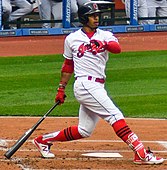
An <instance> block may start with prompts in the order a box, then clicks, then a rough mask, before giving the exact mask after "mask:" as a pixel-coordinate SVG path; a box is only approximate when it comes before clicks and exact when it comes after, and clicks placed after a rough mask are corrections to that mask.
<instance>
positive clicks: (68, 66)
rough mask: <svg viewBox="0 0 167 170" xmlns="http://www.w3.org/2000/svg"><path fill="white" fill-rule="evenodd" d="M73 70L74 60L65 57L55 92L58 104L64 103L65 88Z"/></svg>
mask: <svg viewBox="0 0 167 170" xmlns="http://www.w3.org/2000/svg"><path fill="white" fill-rule="evenodd" d="M73 72H74V62H73V60H69V59H65V60H64V63H63V65H62V69H61V78H60V83H59V87H58V89H57V94H56V98H55V102H57V101H60V104H63V103H64V100H65V97H66V95H65V88H66V85H67V83H68V81H69V80H70V78H71V76H72V74H73Z"/></svg>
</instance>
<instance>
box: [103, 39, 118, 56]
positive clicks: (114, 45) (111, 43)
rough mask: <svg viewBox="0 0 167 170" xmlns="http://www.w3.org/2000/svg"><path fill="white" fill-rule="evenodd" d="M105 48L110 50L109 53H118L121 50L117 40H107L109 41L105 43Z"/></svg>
mask: <svg viewBox="0 0 167 170" xmlns="http://www.w3.org/2000/svg"><path fill="white" fill-rule="evenodd" d="M106 50H108V51H109V52H111V53H115V54H118V53H120V52H121V47H120V45H119V43H118V42H115V41H109V42H108V43H107V47H106Z"/></svg>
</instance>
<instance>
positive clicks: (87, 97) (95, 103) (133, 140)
mask: <svg viewBox="0 0 167 170" xmlns="http://www.w3.org/2000/svg"><path fill="white" fill-rule="evenodd" d="M100 12H101V11H100V10H99V9H98V6H97V4H96V3H93V2H91V3H87V4H84V5H83V6H81V7H80V8H79V10H78V16H79V20H80V22H81V23H82V24H83V27H82V28H81V29H79V30H77V31H76V32H74V33H71V34H69V35H68V36H67V37H66V39H65V44H64V54H63V56H64V57H65V60H64V63H63V65H62V70H61V79H60V84H59V87H58V91H57V94H56V97H55V101H60V104H63V103H64V101H65V88H66V85H67V83H68V81H69V80H70V78H71V76H72V74H73V72H74V76H75V83H74V94H75V97H76V99H77V100H78V102H79V103H80V108H79V124H78V125H76V126H71V127H68V128H65V129H63V130H60V131H55V132H53V133H49V134H44V135H41V136H39V137H37V138H35V139H34V140H33V142H34V144H35V146H36V147H37V148H38V150H39V151H40V153H41V154H42V156H43V157H45V158H53V157H55V155H54V154H53V153H52V152H51V151H50V147H51V145H52V144H51V143H52V142H55V141H70V140H77V139H81V138H86V137H89V136H90V135H91V134H92V132H93V130H94V129H95V126H96V123H97V122H98V120H99V118H102V119H104V120H105V121H106V122H108V124H109V125H111V126H112V127H113V130H114V131H115V133H116V134H117V136H118V137H120V138H121V139H122V140H123V141H124V142H125V143H126V144H127V145H128V146H129V147H130V148H131V149H132V150H133V151H134V153H135V158H134V163H136V164H161V163H162V162H163V161H164V160H163V158H158V157H155V156H154V155H153V154H152V152H150V151H149V150H145V148H144V146H143V144H142V142H141V141H140V140H139V138H138V136H137V135H136V134H135V133H134V132H133V131H132V130H131V129H130V127H129V126H128V125H127V124H126V122H125V119H124V116H123V114H122V112H121V111H120V110H119V109H118V108H117V107H116V106H115V105H114V103H113V101H112V100H111V99H110V98H109V97H108V95H107V92H106V90H105V88H104V84H105V79H106V75H105V68H106V63H107V60H108V59H109V56H108V53H109V52H110V53H114V54H118V53H120V52H121V47H120V45H119V43H118V40H117V38H116V37H115V36H114V35H113V34H112V33H111V32H109V31H103V30H101V29H99V28H98V25H99V13H100Z"/></svg>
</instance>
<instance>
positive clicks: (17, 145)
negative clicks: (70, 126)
mask: <svg viewBox="0 0 167 170" xmlns="http://www.w3.org/2000/svg"><path fill="white" fill-rule="evenodd" d="M59 102H60V101H58V102H56V103H55V104H54V105H53V106H52V107H51V108H50V109H49V110H48V111H47V112H46V113H45V114H44V116H43V117H41V118H40V119H39V120H38V121H37V122H36V123H35V124H34V125H33V126H32V127H31V128H30V129H29V130H27V131H26V132H25V133H24V134H23V135H22V136H21V137H20V138H19V139H18V140H17V142H16V143H15V144H14V145H13V146H12V147H11V148H10V149H9V150H8V151H7V152H6V153H5V154H4V156H5V157H6V158H8V159H10V157H11V156H12V155H13V154H14V153H15V152H16V151H17V150H18V149H19V148H20V147H21V146H22V145H23V144H24V142H25V141H26V140H27V139H28V138H29V137H30V136H31V134H32V133H33V132H34V130H35V129H36V128H37V127H38V126H39V125H40V124H41V122H42V121H43V120H44V119H45V118H46V116H48V115H49V113H51V112H52V110H53V109H54V108H55V107H56V106H57V105H58V104H59Z"/></svg>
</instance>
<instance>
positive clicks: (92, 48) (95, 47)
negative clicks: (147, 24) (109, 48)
mask: <svg viewBox="0 0 167 170" xmlns="http://www.w3.org/2000/svg"><path fill="white" fill-rule="evenodd" d="M99 42H100V41H96V40H91V41H90V43H89V44H87V43H83V44H81V45H80V46H79V48H78V53H77V56H78V57H79V58H81V57H82V56H83V55H84V53H85V52H86V51H87V52H91V53H92V54H93V55H96V54H97V53H101V52H104V51H105V48H104V46H103V45H102V44H103V43H102V42H100V43H99Z"/></svg>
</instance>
